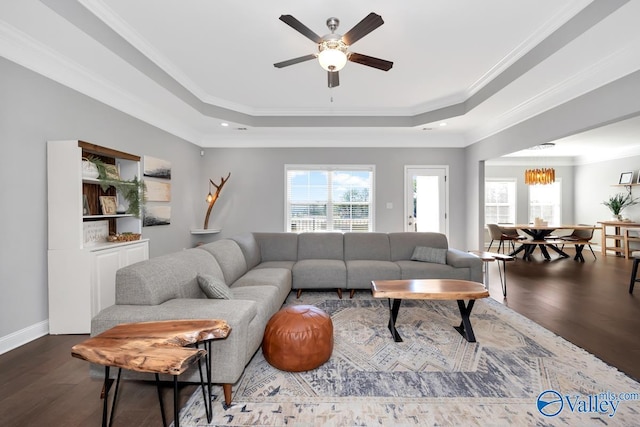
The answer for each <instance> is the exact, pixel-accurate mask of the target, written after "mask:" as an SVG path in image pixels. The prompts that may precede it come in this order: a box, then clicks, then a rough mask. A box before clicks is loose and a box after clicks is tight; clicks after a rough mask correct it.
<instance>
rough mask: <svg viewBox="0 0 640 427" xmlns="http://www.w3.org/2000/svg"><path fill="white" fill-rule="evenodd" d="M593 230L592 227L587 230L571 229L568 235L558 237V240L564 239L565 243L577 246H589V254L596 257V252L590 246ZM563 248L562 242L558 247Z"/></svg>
mask: <svg viewBox="0 0 640 427" xmlns="http://www.w3.org/2000/svg"><path fill="white" fill-rule="evenodd" d="M578 225H586V226H589V227H590V226H591V224H578ZM593 231H594V229H593V228H591V229H588V230H573V232H572V233H571V234H569V235H568V236H562V237H560V240H563V241H566V242H567V243H573V244H575V246H576V247H577V246H578V245H584V246H589V250H590V251H591V255H593V259H598V258H597V257H596V253H595V252H593V248H592V247H591V239H593ZM563 249H564V243H563V244H562V246H561V247H560V250H563Z"/></svg>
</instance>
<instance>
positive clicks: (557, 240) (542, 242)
mask: <svg viewBox="0 0 640 427" xmlns="http://www.w3.org/2000/svg"><path fill="white" fill-rule="evenodd" d="M503 228H513V229H516V230H518V231H522V232H523V233H524V234H526V235H527V236H528V238H527V239H526V240H524V239H523V240H521V241H520V243H521V245H520V246H519V247H517V248H516V249H515V250H514V251H513V252H511V253H510V254H509V255H510V256H514V257H515V256H516V255H517V254H519V253H520V252H524V253H523V255H522V258H523V259H526V260H530V259H531V255H532V254H533V252H534V251H535V249H536V247H537V248H539V249H540V252H541V253H542V256H544V258H545V259H546V260H547V261H549V260H551V255H549V251H548V250H547V249H551V250H553V251H554V252H556V253H558V255H560V257H561V258H569V257H570V255H569V254H567V253H566V252H565V251H563V250H562V249H561V248H559V247H558V245H559V244H562V245H564V244H565V243H570V241H563V240H562V236H553V233H554V232H555V231H558V230H596V229H600V227H597V226H593V225H582V224H562V225H549V224H547V225H536V224H533V223H532V224H513V225H508V226H503ZM569 234H570V233H564V234H563V236H564V235H569Z"/></svg>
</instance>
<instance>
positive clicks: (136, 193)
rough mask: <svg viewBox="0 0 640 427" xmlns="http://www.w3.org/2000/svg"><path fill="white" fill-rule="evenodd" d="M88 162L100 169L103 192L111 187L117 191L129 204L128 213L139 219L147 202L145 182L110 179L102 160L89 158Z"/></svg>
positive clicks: (134, 179) (99, 178) (99, 176)
mask: <svg viewBox="0 0 640 427" xmlns="http://www.w3.org/2000/svg"><path fill="white" fill-rule="evenodd" d="M88 160H89V161H90V162H92V163H93V164H95V165H96V167H97V168H98V173H99V175H98V180H100V187H101V188H102V190H103V191H107V190H108V189H109V187H113V188H115V189H116V191H117V192H118V193H119V194H120V195H122V197H124V199H125V200H126V201H127V202H128V203H129V207H128V208H127V213H128V214H131V215H134V216H135V217H136V218H139V217H140V212H141V211H142V204H143V203H144V200H145V190H146V188H145V185H144V181H142V180H139V179H138V177H137V176H135V177H133V179H129V180H126V179H112V178H109V177H108V176H107V172H106V167H105V165H106V164H105V163H104V162H103V161H102V159H100V158H98V157H95V156H89V157H88Z"/></svg>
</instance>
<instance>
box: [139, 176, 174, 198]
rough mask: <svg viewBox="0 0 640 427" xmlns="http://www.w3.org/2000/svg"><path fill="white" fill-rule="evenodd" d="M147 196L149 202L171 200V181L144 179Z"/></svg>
mask: <svg viewBox="0 0 640 427" xmlns="http://www.w3.org/2000/svg"><path fill="white" fill-rule="evenodd" d="M144 185H145V192H144V194H145V197H146V199H147V201H148V202H170V201H171V183H170V182H162V181H154V180H151V179H145V180H144Z"/></svg>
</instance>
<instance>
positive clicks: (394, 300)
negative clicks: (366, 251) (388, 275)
mask: <svg viewBox="0 0 640 427" xmlns="http://www.w3.org/2000/svg"><path fill="white" fill-rule="evenodd" d="M371 290H372V292H373V297H374V298H388V300H389V312H390V313H389V330H390V331H391V335H392V336H393V339H394V340H395V342H402V337H401V336H400V334H399V333H398V331H397V330H396V319H397V318H398V311H400V304H401V303H402V300H403V299H430V300H456V301H457V302H458V309H459V310H460V316H461V317H462V322H460V326H454V328H455V329H456V330H457V331H458V332H460V334H461V335H462V336H463V337H465V339H466V340H467V341H469V342H476V337H475V335H474V334H473V328H472V327H471V321H470V320H469V316H470V315H471V310H472V309H473V304H474V303H475V300H476V299H479V298H486V297H488V296H489V292H488V291H487V289H486V288H485V287H484V286H483V285H482V284H481V283H477V282H471V281H469V280H454V279H418V280H374V281H372V282H371ZM464 300H469V302H468V303H467V304H466V305H465V302H464Z"/></svg>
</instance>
